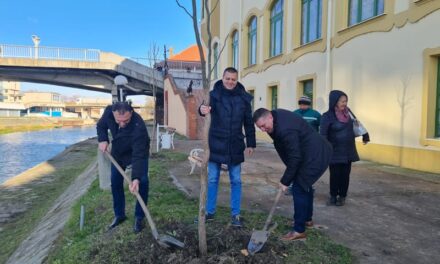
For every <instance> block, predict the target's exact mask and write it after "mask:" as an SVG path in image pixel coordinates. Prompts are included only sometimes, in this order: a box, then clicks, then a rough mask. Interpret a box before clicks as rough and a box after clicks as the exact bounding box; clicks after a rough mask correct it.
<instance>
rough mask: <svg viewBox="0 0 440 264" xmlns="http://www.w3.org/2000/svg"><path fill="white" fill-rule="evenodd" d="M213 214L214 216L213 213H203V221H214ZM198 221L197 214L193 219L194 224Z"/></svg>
mask: <svg viewBox="0 0 440 264" xmlns="http://www.w3.org/2000/svg"><path fill="white" fill-rule="evenodd" d="M214 216H215V214H206V215H205V223H206V222H212V221H214ZM198 223H199V217H198V216H197V217H196V218H195V219H194V224H198Z"/></svg>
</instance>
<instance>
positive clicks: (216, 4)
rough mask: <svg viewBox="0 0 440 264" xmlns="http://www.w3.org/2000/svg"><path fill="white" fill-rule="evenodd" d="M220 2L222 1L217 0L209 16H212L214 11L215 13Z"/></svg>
mask: <svg viewBox="0 0 440 264" xmlns="http://www.w3.org/2000/svg"><path fill="white" fill-rule="evenodd" d="M219 2H220V0H217V2H215V5H214V7H213V8H212V10H211V12H209V16H211V15H212V13H214V10H215V9H216V8H217V6H218V3H219Z"/></svg>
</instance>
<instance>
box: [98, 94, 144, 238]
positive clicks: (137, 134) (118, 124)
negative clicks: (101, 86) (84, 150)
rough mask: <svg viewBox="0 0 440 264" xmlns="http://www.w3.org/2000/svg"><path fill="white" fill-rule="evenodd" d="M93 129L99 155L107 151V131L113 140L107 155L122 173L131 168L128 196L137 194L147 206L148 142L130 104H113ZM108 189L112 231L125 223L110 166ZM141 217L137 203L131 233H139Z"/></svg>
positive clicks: (118, 179)
mask: <svg viewBox="0 0 440 264" xmlns="http://www.w3.org/2000/svg"><path fill="white" fill-rule="evenodd" d="M96 128H97V132H98V142H99V149H100V150H101V151H102V152H105V151H107V147H108V144H109V137H108V130H110V132H111V135H112V138H113V140H112V147H111V154H112V156H113V157H114V158H115V160H116V161H117V162H118V163H119V165H120V166H121V167H122V168H123V169H124V170H125V169H126V168H127V166H128V165H130V164H131V166H132V173H131V178H132V184H131V185H130V186H129V189H130V191H131V192H132V193H135V192H139V194H140V195H141V197H142V199H143V200H144V202H145V204H147V201H148V155H149V148H150V138H149V136H148V132H147V129H146V126H145V122H144V121H143V120H142V117H141V116H140V115H139V114H138V113H136V112H134V111H133V108H132V107H131V104H129V103H127V102H116V103H114V104H113V105H111V106H108V107H107V108H106V109H105V111H104V113H103V115H102V117H101V119H100V120H99V121H98V124H97V126H96ZM111 187H112V195H113V211H114V214H115V218H114V220H113V222H112V223H111V224H110V226H109V229H112V228H115V227H116V226H118V225H119V224H120V223H122V222H123V221H125V219H127V217H126V216H125V196H124V178H123V177H122V175H121V174H120V173H119V171H118V170H117V169H116V167H115V166H114V165H113V164H112V166H111ZM144 217H145V214H144V211H143V210H142V207H141V205H140V204H139V202H137V203H136V210H135V223H134V227H133V230H134V232H135V233H139V232H140V231H141V230H142V228H143V219H144Z"/></svg>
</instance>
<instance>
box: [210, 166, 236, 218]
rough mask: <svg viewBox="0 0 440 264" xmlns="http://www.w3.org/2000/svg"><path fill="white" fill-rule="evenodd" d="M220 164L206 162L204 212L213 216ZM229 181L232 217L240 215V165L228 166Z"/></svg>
mask: <svg viewBox="0 0 440 264" xmlns="http://www.w3.org/2000/svg"><path fill="white" fill-rule="evenodd" d="M220 166H221V164H220V163H216V162H212V161H209V162H208V195H207V198H206V212H207V213H208V214H215V207H216V205H217V192H218V182H219V178H220ZM228 170H229V181H230V183H231V213H232V216H235V215H239V214H240V203H241V179H240V175H241V164H240V163H239V164H236V165H231V164H228Z"/></svg>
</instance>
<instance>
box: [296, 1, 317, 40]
mask: <svg viewBox="0 0 440 264" xmlns="http://www.w3.org/2000/svg"><path fill="white" fill-rule="evenodd" d="M321 21H322V0H303V1H302V10H301V44H306V43H309V42H312V41H314V40H316V39H319V38H321Z"/></svg>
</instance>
